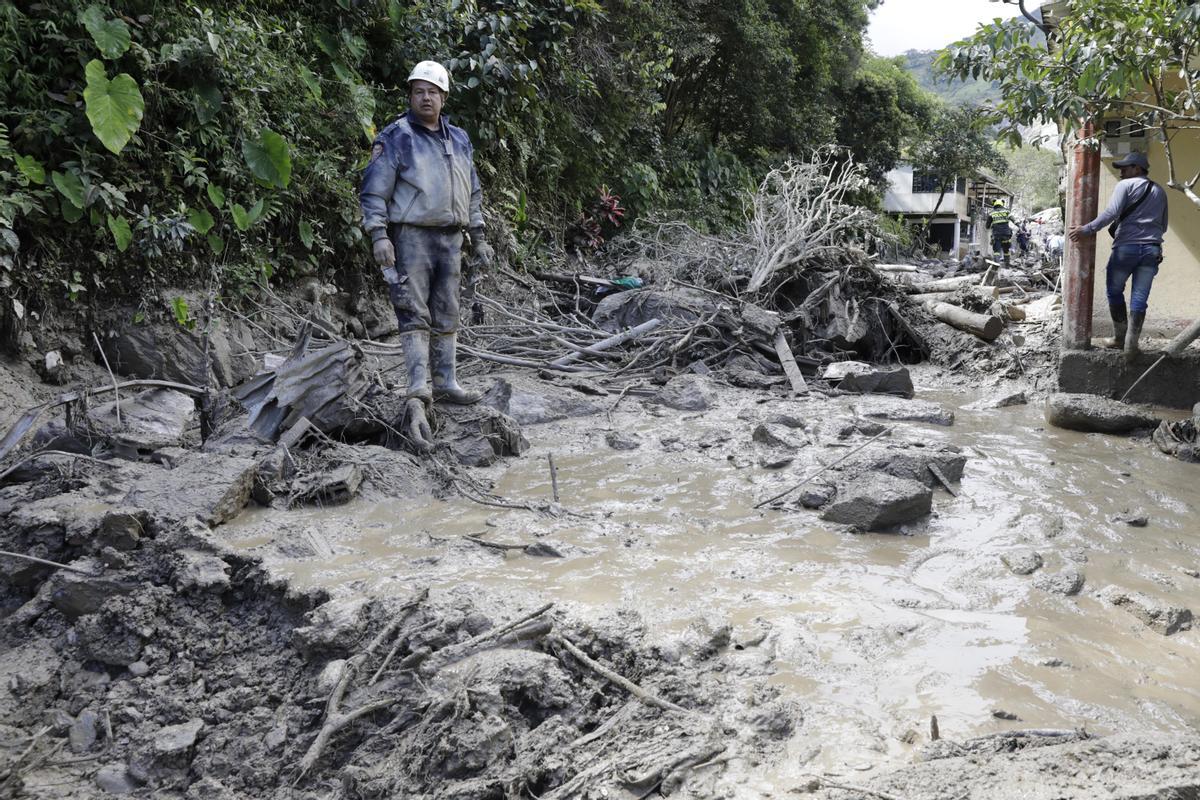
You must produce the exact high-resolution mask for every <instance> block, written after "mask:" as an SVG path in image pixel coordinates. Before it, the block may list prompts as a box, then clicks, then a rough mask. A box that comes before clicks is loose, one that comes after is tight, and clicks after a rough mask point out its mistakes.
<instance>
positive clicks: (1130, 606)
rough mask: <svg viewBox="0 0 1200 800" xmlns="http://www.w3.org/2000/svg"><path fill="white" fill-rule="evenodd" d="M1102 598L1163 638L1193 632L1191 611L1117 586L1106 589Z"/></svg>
mask: <svg viewBox="0 0 1200 800" xmlns="http://www.w3.org/2000/svg"><path fill="white" fill-rule="evenodd" d="M1101 597H1103V598H1104V599H1105V600H1107V601H1108V602H1110V603H1112V604H1113V605H1114V606H1118V607H1120V608H1123V609H1125V610H1126V611H1128V612H1129V613H1130V614H1132V615H1133V616H1135V617H1137V618H1138V619H1140V620H1141V621H1142V622H1144V623H1145V624H1146V626H1147V627H1148V628H1150V629H1151V630H1153V631H1157V632H1158V633H1161V634H1162V635H1163V636H1170V635H1172V634H1175V633H1178V632H1179V631H1186V630H1191V627H1192V612H1191V610H1189V609H1186V608H1180V607H1178V606H1168V605H1166V604H1164V603H1160V602H1158V601H1157V600H1155V599H1153V598H1151V597H1147V596H1146V595H1144V594H1142V593H1141V592H1127V591H1125V590H1123V589H1121V588H1119V587H1117V586H1110V587H1108V588H1107V589H1105V590H1104V591H1103V592H1102V593H1101Z"/></svg>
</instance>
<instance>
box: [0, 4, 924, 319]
mask: <svg viewBox="0 0 1200 800" xmlns="http://www.w3.org/2000/svg"><path fill="white" fill-rule="evenodd" d="M875 3H876V0H737V2H734V3H725V2H719V1H718V0H664V1H663V2H652V1H651V0H608V2H603V3H601V2H596V1H595V0H539V1H538V2H533V0H518V1H517V2H510V1H509V0H449V1H448V2H443V1H442V0H438V1H437V2H433V0H417V1H416V2H401V0H336V1H335V2H320V3H317V2H311V1H310V0H299V1H298V2H292V3H281V2H277V0H241V1H240V2H231V3H221V4H216V5H211V6H208V7H203V6H201V7H197V6H191V5H186V4H169V3H168V4H164V3H154V2H150V1H149V0H127V2H122V3H113V2H110V3H104V2H89V1H88V0H44V2H41V3H37V4H12V3H6V4H3V5H0V46H2V47H3V49H4V51H5V53H6V54H8V57H7V58H5V59H4V60H3V61H0V290H6V291H7V292H8V294H10V295H13V296H14V297H15V296H16V294H21V295H22V297H23V298H24V299H25V300H26V301H31V300H34V301H35V300H36V299H37V298H39V297H41V298H53V297H56V296H62V295H68V296H70V297H71V298H74V299H81V300H87V299H89V298H93V297H96V296H98V295H100V294H103V293H112V292H118V291H130V290H132V289H134V288H136V289H137V290H138V291H139V294H140V295H141V296H143V297H149V296H151V295H152V293H153V292H152V289H153V288H154V287H161V286H165V285H169V284H175V285H178V284H189V283H190V284H201V283H203V284H206V285H207V284H208V283H210V282H213V281H215V282H216V284H218V285H219V286H221V287H222V288H223V290H225V291H238V290H239V289H240V288H245V287H248V286H250V285H252V284H253V283H254V282H256V281H260V280H264V279H271V278H272V277H274V278H275V279H283V278H286V277H287V276H296V275H305V274H314V273H316V274H322V275H325V276H328V277H334V278H338V277H339V276H340V277H341V278H345V279H346V280H347V281H349V282H350V283H353V282H354V281H355V280H357V278H356V276H357V275H358V274H359V273H361V272H364V271H367V268H368V263H367V255H368V253H367V248H365V246H364V245H363V242H362V232H361V230H360V229H359V212H358V202H357V194H356V189H357V182H358V175H359V171H360V169H361V167H362V166H363V164H364V163H365V159H366V156H367V154H368V151H369V144H370V141H371V138H372V137H373V136H374V135H375V133H376V132H377V131H378V130H379V129H381V128H382V127H383V126H384V125H386V124H387V123H388V122H389V121H390V120H391V119H393V118H394V117H395V115H397V114H398V113H400V112H402V111H403V110H404V109H405V107H406V105H407V97H406V83H405V79H406V76H407V72H408V69H409V68H410V67H411V65H412V64H413V63H415V62H416V61H419V60H422V59H425V58H433V59H436V60H438V61H441V62H442V63H444V64H445V65H446V66H447V67H448V68H449V69H450V71H451V73H452V76H453V78H452V79H453V89H452V93H451V96H450V99H449V103H448V105H447V111H448V112H449V113H450V114H451V117H452V119H453V121H454V122H456V123H457V124H460V125H462V126H463V127H465V128H466V129H467V130H468V132H469V133H470V134H471V136H472V138H473V140H474V141H475V143H476V146H477V164H478V166H479V169H480V172H481V174H482V177H483V180H484V184H485V196H486V200H487V206H488V207H489V209H490V211H491V213H492V215H493V220H494V221H495V220H499V221H500V224H507V225H512V226H517V225H521V226H525V227H528V226H530V225H534V226H541V227H542V228H543V229H544V230H545V231H546V232H548V233H550V234H551V236H561V235H562V231H563V230H564V229H565V228H566V226H568V225H569V224H570V222H571V221H572V220H573V219H575V218H576V217H577V216H578V215H579V214H580V211H581V210H582V209H585V208H587V207H588V205H589V204H590V203H592V202H593V200H594V198H596V197H597V195H598V193H599V192H600V191H601V190H602V189H603V188H604V187H609V188H611V189H612V190H614V191H616V192H617V193H619V194H620V195H621V197H622V199H623V203H624V205H625V206H626V207H627V208H628V209H629V210H630V212H631V213H632V214H635V215H636V214H640V213H645V212H648V211H653V210H661V209H679V210H680V211H681V213H684V214H686V215H689V216H690V217H691V218H692V219H693V220H694V221H696V222H697V224H706V225H720V224H722V223H723V222H725V223H727V222H729V221H731V220H733V219H735V218H738V217H739V216H740V214H741V209H742V201H741V197H742V192H743V191H744V190H745V189H746V188H749V187H753V186H754V185H756V184H757V182H758V178H759V177H761V175H763V174H765V173H766V171H767V169H768V168H769V167H770V166H771V165H772V164H774V163H778V162H779V161H782V160H783V159H785V158H787V157H792V156H804V155H806V153H808V152H811V151H812V150H813V149H815V148H818V147H822V146H825V145H828V144H831V143H833V144H842V145H847V146H849V147H850V148H851V149H852V150H853V151H854V154H855V156H856V158H858V159H860V160H862V161H865V162H867V163H869V164H871V165H872V169H873V170H874V171H875V172H876V173H880V174H881V172H882V171H886V168H888V167H890V165H891V164H892V163H894V160H895V158H896V156H897V155H898V152H899V150H898V146H897V141H896V138H895V136H894V135H893V134H894V133H895V131H903V130H906V129H909V128H911V126H912V122H913V120H914V119H917V118H919V116H920V114H921V113H923V112H922V111H921V107H920V103H919V102H918V99H917V97H916V95H914V94H913V87H912V86H911V85H910V84H911V81H909V80H908V79H907V76H904V75H902V74H901V73H900V72H899V71H898V70H897V69H893V68H892V67H891V66H888V65H886V64H882V63H873V62H869V61H868V62H866V63H864V62H863V49H862V32H863V30H864V28H865V26H866V21H867V12H868V10H869V9H870V8H871V7H872V6H873V5H874V4H875ZM876 101H878V106H877V107H874V108H868V107H867V104H868V103H874V102H876ZM866 128H870V129H871V130H875V131H879V132H881V135H880V136H879V137H878V138H877V139H876V138H872V137H869V136H864V135H863V131H864V129H866ZM147 289H150V290H151V291H147Z"/></svg>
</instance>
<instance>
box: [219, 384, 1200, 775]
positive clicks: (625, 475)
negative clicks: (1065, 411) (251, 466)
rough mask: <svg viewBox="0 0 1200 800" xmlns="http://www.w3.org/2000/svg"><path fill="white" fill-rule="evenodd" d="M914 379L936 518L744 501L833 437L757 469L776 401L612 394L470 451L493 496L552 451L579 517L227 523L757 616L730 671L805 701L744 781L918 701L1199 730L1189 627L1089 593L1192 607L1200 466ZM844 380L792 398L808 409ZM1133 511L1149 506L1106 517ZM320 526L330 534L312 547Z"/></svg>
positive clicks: (406, 583) (872, 727) (879, 747)
mask: <svg viewBox="0 0 1200 800" xmlns="http://www.w3.org/2000/svg"><path fill="white" fill-rule="evenodd" d="M918 396H919V397H923V398H925V399H931V400H936V401H938V402H941V403H942V404H943V405H945V406H946V407H948V408H951V409H953V410H954V411H955V413H956V415H957V420H956V423H955V424H954V425H953V426H952V427H939V426H934V425H924V424H916V423H911V424H910V423H895V437H894V438H897V439H900V438H908V439H913V440H917V441H924V442H928V443H932V444H953V445H957V446H959V447H962V448H963V449H964V450H965V451H966V452H967V453H968V454H969V455H970V460H969V461H968V464H967V468H966V473H965V475H964V478H963V481H962V484H961V486H960V487H959V488H960V494H959V496H958V497H957V498H955V497H951V496H950V495H949V494H948V493H946V492H944V491H941V490H939V491H937V492H935V500H934V516H933V517H931V518H930V519H928V520H927V521H924V522H921V523H918V524H914V525H911V526H908V527H907V528H906V529H905V530H904V531H903V535H896V534H868V535H856V534H850V533H846V532H845V531H843V530H841V529H840V528H839V527H838V526H831V525H829V524H828V523H823V522H822V521H821V520H820V519H819V518H818V516H817V514H816V513H815V512H799V511H798V512H788V513H784V512H777V511H756V510H754V508H753V505H754V504H755V503H756V502H758V501H759V500H761V499H763V498H765V497H768V496H770V495H772V494H775V493H776V492H778V491H780V490H781V489H782V488H785V487H787V486H788V485H790V484H792V483H795V482H796V481H798V480H799V479H800V478H802V477H803V476H805V475H806V474H808V473H809V472H810V471H812V470H813V469H814V467H813V464H814V463H816V462H814V460H813V459H814V458H816V457H819V458H820V459H822V462H823V463H828V462H829V461H831V460H832V459H834V458H837V457H839V456H840V455H842V454H844V453H845V452H846V450H845V449H828V448H825V447H820V446H817V447H808V448H806V449H805V450H803V451H801V452H802V457H801V458H798V459H797V462H796V463H795V464H794V465H792V466H791V467H788V468H785V469H783V470H778V471H768V470H765V469H763V468H761V467H759V466H758V465H757V458H756V452H755V450H754V449H753V448H754V445H752V444H751V442H750V433H751V430H752V429H753V426H754V421H755V420H757V419H761V418H762V417H765V416H766V415H767V414H768V413H769V412H771V411H774V410H778V408H779V406H778V405H777V404H773V403H770V404H761V403H756V402H755V399H754V397H753V396H751V395H747V394H739V395H730V396H727V397H724V398H723V403H722V405H721V406H719V407H718V408H716V409H714V410H712V411H709V412H707V413H705V414H691V415H688V414H679V413H678V412H663V411H659V410H656V409H653V407H650V406H647V407H644V408H638V406H637V403H636V402H632V401H629V400H627V401H626V405H627V406H628V407H627V408H626V409H623V410H622V411H621V412H620V413H618V414H614V415H613V417H612V419H611V420H608V419H606V418H605V417H604V415H599V416H596V417H590V418H584V419H579V420H568V421H563V422H558V423H550V424H547V425H541V426H533V427H529V428H527V430H526V433H527V435H528V437H529V439H530V441H531V442H532V444H533V447H532V448H531V450H530V451H529V452H528V453H527V454H526V455H525V456H524V457H522V458H520V459H514V460H510V461H509V462H507V463H505V464H501V465H497V466H495V467H492V468H489V469H487V470H482V471H481V473H482V474H484V475H486V476H487V477H489V478H491V479H493V480H495V481H496V487H495V488H496V491H497V492H498V493H499V494H501V495H504V496H505V497H507V498H510V499H513V500H522V501H526V502H534V503H544V502H546V501H547V500H548V499H549V495H550V491H551V489H550V479H549V473H548V469H547V462H546V455H547V453H551V452H552V453H554V455H555V461H556V463H557V466H558V480H559V485H560V491H561V493H562V503H563V506H564V507H565V508H567V509H569V510H570V511H571V512H574V513H576V514H580V515H583V517H582V518H577V517H573V516H559V517H557V518H552V517H547V516H544V515H543V516H539V515H534V514H531V513H528V512H523V511H505V510H502V509H495V508H486V507H483V506H480V505H477V504H474V503H472V502H469V501H467V500H461V499H452V500H449V501H434V500H421V501H416V502H414V501H411V500H409V501H400V500H391V501H385V502H368V501H365V500H359V501H356V502H354V503H352V504H350V505H348V506H342V507H337V508H328V509H296V510H292V511H266V510H257V511H253V512H248V513H247V514H245V515H243V516H242V517H241V518H239V520H237V521H236V522H235V523H234V524H232V525H229V526H226V527H225V528H223V529H221V530H222V531H224V535H225V537H226V538H227V540H228V541H230V542H231V543H233V544H236V545H238V546H241V547H243V548H246V549H248V550H251V551H254V552H258V553H260V554H262V555H263V556H264V557H265V558H266V559H267V560H268V562H269V563H271V564H272V565H273V566H275V567H276V568H277V569H279V570H280V571H281V572H283V573H285V574H287V575H288V576H290V577H291V578H292V579H293V580H295V581H296V582H298V583H299V584H301V585H321V586H326V587H330V588H333V589H335V590H337V591H352V592H374V593H391V594H397V595H407V594H408V593H409V592H410V591H411V587H412V585H413V583H414V582H416V583H420V584H422V585H426V584H428V585H432V586H433V587H435V589H436V587H438V586H443V587H447V586H451V585H455V584H466V585H468V586H478V587H479V588H480V589H481V590H482V591H481V593H482V592H483V591H486V592H487V593H491V594H498V595H501V596H504V595H507V596H510V597H512V598H520V599H522V600H529V599H530V598H532V597H537V598H538V599H542V598H544V599H547V600H554V601H556V602H558V603H559V604H560V605H561V606H563V607H566V608H567V609H569V610H570V611H571V612H572V613H574V614H577V615H579V616H582V617H588V616H599V615H602V614H611V613H612V612H613V611H614V610H616V609H630V610H634V611H636V612H638V613H639V614H640V615H641V616H642V617H643V618H644V619H645V620H646V623H647V625H648V627H649V629H650V631H651V632H652V634H653V635H657V636H659V637H661V638H662V639H669V638H670V637H672V636H675V635H681V634H684V633H685V632H686V631H687V630H688V629H689V627H693V626H696V625H704V624H707V625H709V626H719V625H723V624H730V625H732V626H733V628H734V641H735V642H737V641H738V640H739V639H742V640H746V639H757V638H758V636H755V632H760V633H761V632H762V631H767V632H768V635H767V637H766V639H765V640H763V641H762V643H761V644H759V645H756V646H751V647H747V648H746V649H745V650H744V651H742V652H736V653H734V654H733V656H732V659H733V661H732V665H731V668H732V669H734V670H738V672H737V674H739V675H741V674H744V675H745V676H746V680H747V681H763V680H764V677H763V676H764V675H766V677H765V680H766V681H767V682H769V683H773V684H777V685H779V686H781V687H782V688H783V690H784V691H785V693H786V694H788V695H789V696H791V697H792V698H794V699H795V700H796V701H797V702H798V703H799V704H800V705H801V706H802V707H803V708H804V721H803V724H802V725H798V726H797V732H796V734H795V736H794V737H793V739H792V741H791V742H790V744H789V748H788V753H787V756H786V757H785V758H784V759H783V760H782V761H781V762H779V763H777V764H775V765H771V766H769V767H766V768H764V770H765V771H763V772H761V773H759V774H757V775H754V776H752V777H751V778H750V781H749V784H748V788H757V789H761V790H770V789H771V788H782V787H785V786H788V785H794V783H795V780H796V779H797V777H798V776H799V775H800V774H801V773H805V772H812V771H823V772H828V773H833V774H848V775H849V774H854V773H855V772H857V771H866V770H870V769H875V768H877V767H881V766H884V765H886V764H889V763H890V764H895V763H897V762H903V761H907V760H909V759H910V757H911V754H912V750H913V748H914V747H915V746H916V745H919V744H921V743H923V742H925V741H927V737H928V727H929V718H930V716H931V715H936V716H937V718H938V721H939V725H940V729H941V734H942V736H943V737H946V738H951V739H958V740H961V739H965V738H969V737H971V736H977V735H982V734H987V733H992V732H996V731H1000V730H1005V729H1020V728H1077V727H1084V728H1086V729H1087V730H1088V731H1089V732H1092V733H1098V734H1105V733H1112V732H1138V731H1157V732H1182V731H1185V730H1193V731H1194V730H1195V729H1196V728H1200V631H1196V630H1192V631H1185V632H1181V633H1178V634H1175V635H1173V636H1171V637H1166V636H1163V635H1161V634H1159V633H1156V632H1154V631H1153V630H1151V629H1149V628H1148V627H1146V626H1145V625H1144V624H1143V623H1142V622H1140V621H1139V620H1138V619H1136V618H1135V617H1133V616H1132V615H1130V614H1129V613H1127V612H1126V611H1125V610H1122V609H1121V608H1116V607H1114V606H1112V605H1110V604H1109V603H1108V602H1106V601H1105V600H1103V599H1102V598H1101V597H1100V596H1099V593H1100V591H1101V590H1103V589H1104V588H1106V587H1108V586H1110V585H1116V586H1119V587H1121V588H1123V589H1126V590H1134V591H1139V592H1143V593H1144V594H1146V595H1149V596H1150V597H1152V598H1154V599H1156V600H1158V601H1161V602H1163V603H1165V604H1167V605H1175V606H1183V607H1188V608H1192V609H1193V610H1194V611H1197V612H1200V579H1197V578H1194V577H1192V576H1190V575H1189V574H1187V573H1186V572H1185V571H1184V570H1193V571H1194V570H1197V569H1200V515H1198V514H1197V509H1198V507H1200V466H1197V465H1190V464H1183V463H1180V462H1177V461H1174V460H1171V459H1169V458H1167V457H1165V456H1162V455H1161V454H1159V453H1158V451H1157V450H1156V449H1155V448H1154V447H1153V445H1152V444H1150V442H1149V441H1148V440H1147V439H1144V438H1143V439H1128V438H1122V437H1107V436H1101V435H1087V434H1077V433H1071V432H1067V431H1061V430H1056V429H1052V428H1048V427H1047V426H1046V425H1045V423H1044V421H1043V419H1042V416H1041V405H1040V403H1035V404H1034V405H1030V406H1021V407H1016V408H1008V409H1001V410H996V411H970V410H966V409H964V408H963V406H964V405H966V404H967V403H969V402H971V401H972V400H974V399H976V398H975V397H972V396H966V395H963V394H946V393H942V394H938V393H932V392H919V394H918ZM854 403H855V401H854V399H853V398H838V399H834V400H815V401H810V402H798V403H788V404H787V407H788V408H789V409H792V410H793V411H797V412H799V413H801V414H802V415H803V417H804V418H805V419H807V420H810V421H811V422H812V423H814V424H819V422H820V421H821V420H822V419H827V418H830V417H835V416H847V415H849V414H850V413H852V407H853V406H854ZM739 413H741V418H739ZM810 427H811V426H810ZM617 428H619V429H620V430H622V431H623V432H626V433H634V434H637V435H639V436H640V437H641V439H642V441H643V445H642V447H641V448H640V449H638V450H635V451H627V452H619V451H614V450H612V449H610V448H609V447H607V445H606V444H605V442H604V435H605V432H606V431H608V430H612V429H617ZM822 441H827V439H826V440H822ZM1135 509H1140V510H1142V511H1144V512H1145V513H1146V515H1147V516H1148V517H1149V524H1148V526H1146V527H1143V528H1135V527H1131V526H1129V525H1127V524H1125V523H1123V522H1114V521H1112V518H1113V517H1114V516H1116V515H1118V514H1119V513H1121V512H1124V511H1126V510H1135ZM464 534H476V535H481V536H483V537H485V538H488V539H490V540H492V541H496V542H504V543H529V542H532V541H536V540H538V539H539V538H540V539H542V540H543V541H546V542H549V543H553V544H554V545H555V546H556V547H557V548H558V549H559V550H561V551H562V552H563V554H564V555H565V558H562V559H548V558H535V557H530V556H527V555H524V554H522V553H519V552H517V553H507V554H506V553H500V552H496V551H492V550H486V549H483V548H481V547H479V546H478V545H475V544H472V543H468V542H464V541H462V540H456V541H450V542H444V541H438V540H435V539H433V538H431V537H439V538H444V537H457V536H461V535H464ZM314 541H315V542H316V543H317V544H316V546H315V549H317V550H319V551H324V552H323V554H321V555H318V556H313V555H312V551H313V549H314V546H313V542H314ZM326 543H327V545H328V549H326ZM1026 549H1032V550H1035V551H1037V552H1038V553H1039V554H1040V555H1041V556H1042V557H1043V559H1044V561H1045V564H1044V566H1043V567H1042V568H1041V570H1040V571H1039V572H1038V573H1035V574H1034V575H1031V576H1019V575H1015V574H1013V573H1012V572H1010V571H1009V569H1008V568H1007V567H1006V566H1005V565H1004V564H1003V563H1002V561H1001V556H1002V555H1004V554H1006V553H1011V552H1014V551H1018V550H1026ZM289 554H291V555H289ZM1068 567H1074V568H1076V569H1078V570H1080V571H1081V572H1082V573H1084V575H1085V576H1086V584H1085V586H1084V588H1083V591H1082V592H1081V593H1080V594H1079V595H1077V596H1075V597H1064V596H1061V595H1058V594H1052V593H1049V592H1047V591H1043V590H1041V589H1039V588H1037V587H1035V585H1034V581H1035V579H1037V577H1038V576H1039V575H1045V574H1052V573H1055V572H1058V571H1060V570H1063V569H1065V568H1068ZM996 711H1003V712H1007V713H1008V714H1012V715H1016V717H1017V718H1018V719H1016V720H1001V719H998V718H996V717H995V716H993V712H996ZM914 734H915V735H914Z"/></svg>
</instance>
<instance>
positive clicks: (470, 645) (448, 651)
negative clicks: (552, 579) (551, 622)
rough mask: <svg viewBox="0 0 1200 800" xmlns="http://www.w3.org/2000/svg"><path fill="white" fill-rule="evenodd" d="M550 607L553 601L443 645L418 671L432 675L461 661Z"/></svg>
mask: <svg viewBox="0 0 1200 800" xmlns="http://www.w3.org/2000/svg"><path fill="white" fill-rule="evenodd" d="M552 608H554V603H546V605H544V606H542V607H541V608H539V609H537V610H536V611H531V612H530V613H528V614H526V615H525V616H523V617H520V618H519V619H515V620H513V621H512V622H510V623H508V624H507V625H501V626H500V627H499V628H493V629H492V630H490V631H484V632H483V633H481V634H479V635H478V636H475V637H472V638H470V639H467V640H466V641H465V642H461V643H459V644H453V645H450V646H449V647H443V648H442V649H441V650H438V651H437V652H436V653H434V654H432V655H431V656H430V657H429V658H428V659H426V661H425V663H423V664H421V666H420V671H421V673H422V674H424V675H433V674H434V673H436V672H437V671H438V670H440V669H442V668H443V667H446V666H449V665H450V664H452V663H454V662H455V661H461V660H462V659H464V658H466V657H467V656H469V655H471V654H472V653H473V652H475V651H476V650H479V649H480V648H481V647H483V646H484V645H487V644H490V643H492V642H493V641H496V640H498V639H501V638H503V637H504V636H505V635H506V634H508V633H510V632H511V631H514V630H516V629H517V628H520V627H521V626H522V625H524V624H525V623H526V622H529V621H530V620H533V619H537V618H538V617H540V616H541V615H542V614H545V613H546V612H547V611H549V610H550V609H552ZM548 632H549V631H547V633H548ZM543 635H544V634H543Z"/></svg>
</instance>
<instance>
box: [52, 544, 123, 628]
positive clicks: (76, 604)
mask: <svg viewBox="0 0 1200 800" xmlns="http://www.w3.org/2000/svg"><path fill="white" fill-rule="evenodd" d="M71 566H74V567H78V568H80V569H84V570H87V571H88V572H92V573H97V574H90V575H89V574H81V573H79V572H72V571H67V570H60V571H59V572H57V573H56V574H55V575H54V577H53V578H52V579H51V581H52V584H51V585H52V588H51V590H50V602H51V603H53V604H54V607H55V608H57V609H58V610H59V611H61V612H62V613H63V615H64V616H65V617H66V618H67V619H68V620H72V621H73V620H76V619H78V618H79V617H82V616H84V615H86V614H95V613H96V612H97V611H99V610H100V606H102V605H104V603H105V602H106V601H107V600H108V599H109V598H110V597H115V596H117V595H124V594H129V592H131V591H133V585H132V584H129V583H126V582H124V581H121V580H118V579H116V578H112V577H108V576H104V575H100V574H98V573H99V572H100V565H99V564H98V563H97V562H95V561H93V560H92V559H85V560H80V561H76V562H75V563H74V564H72V565H71Z"/></svg>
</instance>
